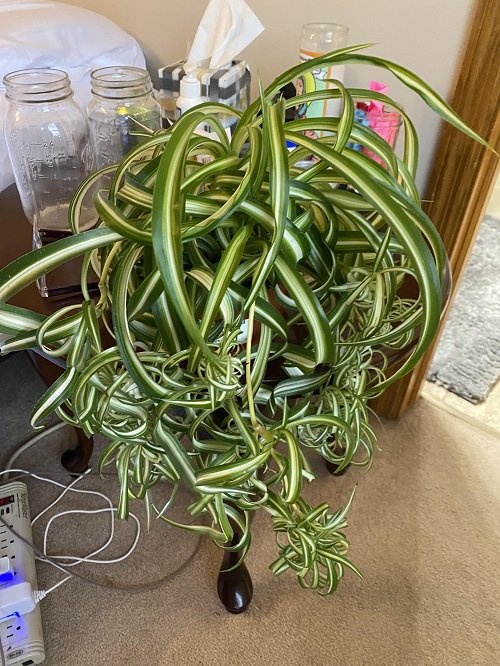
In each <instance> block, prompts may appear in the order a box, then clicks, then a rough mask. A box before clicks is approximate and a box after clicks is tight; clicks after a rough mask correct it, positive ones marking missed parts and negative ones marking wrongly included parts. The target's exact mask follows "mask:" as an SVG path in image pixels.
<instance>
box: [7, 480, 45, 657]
mask: <svg viewBox="0 0 500 666" xmlns="http://www.w3.org/2000/svg"><path fill="white" fill-rule="evenodd" d="M0 518H1V519H2V520H3V522H4V523H6V525H8V526H9V527H12V528H13V529H14V530H15V531H16V532H17V533H18V534H19V535H20V536H22V537H23V538H24V539H27V541H29V542H30V543H33V535H32V531H31V519H30V512H29V505H28V489H27V487H26V484H25V483H22V481H15V482H13V483H9V484H6V485H4V486H0ZM2 557H8V558H9V562H10V569H11V575H10V576H9V577H10V580H8V581H7V582H4V583H0V584H1V585H2V589H4V590H5V591H6V592H8V587H9V585H13V584H14V583H18V582H28V583H30V584H31V587H32V589H33V590H37V589H38V584H37V578H36V568H35V557H34V554H33V551H32V550H31V548H29V547H28V546H27V545H26V544H24V543H23V542H22V541H20V539H17V538H16V537H15V536H14V535H13V534H12V533H11V532H9V530H8V529H7V527H6V526H5V525H4V524H3V523H2V522H1V521H0V558H2ZM0 638H1V641H2V646H3V651H4V659H5V664H6V666H31V665H32V664H41V663H42V662H43V661H44V659H45V647H44V643H43V633H42V620H41V616H40V607H39V606H36V607H35V609H34V610H33V611H31V613H26V614H25V615H16V614H14V615H11V616H9V617H8V618H3V619H2V620H0Z"/></svg>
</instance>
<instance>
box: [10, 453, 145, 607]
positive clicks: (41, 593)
mask: <svg viewBox="0 0 500 666" xmlns="http://www.w3.org/2000/svg"><path fill="white" fill-rule="evenodd" d="M25 446H26V445H25ZM26 448H28V447H26ZM26 448H25V450H26ZM89 471H90V470H89ZM10 472H22V473H24V474H27V475H29V476H31V477H33V478H35V479H37V480H39V481H44V482H46V483H50V484H52V485H54V486H58V487H59V488H62V489H63V491H62V492H61V493H60V494H59V495H58V496H57V497H56V499H55V500H53V501H52V502H51V503H50V504H49V505H48V506H46V507H45V509H43V510H42V511H40V513H38V514H37V515H36V516H35V517H34V518H33V519H32V521H31V524H32V525H33V524H34V523H35V522H36V521H37V520H39V519H40V518H41V516H43V515H44V514H45V513H47V511H49V510H50V509H52V508H53V507H54V506H56V504H58V503H59V502H60V501H61V500H62V498H63V497H64V496H65V495H66V493H68V492H73V493H79V494H82V495H94V496H96V497H100V498H102V499H104V500H105V501H106V503H107V504H108V506H107V507H106V508H104V509H71V510H67V511H61V512H60V513H57V514H55V515H54V516H52V517H51V518H50V520H49V522H48V523H47V525H46V527H45V531H44V537H43V550H42V551H38V550H37V549H35V548H33V547H32V546H31V544H29V542H26V541H25V540H24V539H21V540H22V541H23V542H24V543H27V544H28V545H30V547H32V548H33V550H34V551H35V554H36V555H37V557H38V559H40V560H42V561H45V562H49V563H50V564H52V565H53V566H56V567H57V568H58V569H60V570H62V571H65V572H67V569H66V568H67V567H74V566H76V565H77V564H81V563H83V562H88V563H92V564H115V563H117V562H122V561H123V560H125V559H127V558H128V557H130V555H131V554H132V553H133V552H134V550H135V548H136V546H137V543H138V542H139V538H140V535H141V524H140V521H139V519H138V518H137V516H136V515H135V514H133V513H130V514H129V515H130V516H131V517H132V518H133V520H134V521H135V523H136V525H137V529H136V533H135V538H134V541H133V543H132V545H131V546H130V548H129V549H128V550H127V552H126V553H125V554H124V555H121V556H120V557H116V558H112V559H95V556H96V555H99V554H100V553H102V552H103V551H104V550H105V549H106V548H108V546H109V545H110V544H111V543H112V541H113V538H114V535H115V513H116V511H117V509H116V508H115V507H114V506H113V503H112V501H111V500H110V499H109V497H107V495H104V494H103V493H100V492H98V491H95V490H83V489H80V488H74V486H75V485H76V484H77V483H78V482H79V481H81V480H82V479H83V478H85V476H86V474H83V475H81V476H79V477H77V478H76V479H74V480H73V481H72V482H71V483H70V484H69V485H67V486H65V485H64V484H63V483H59V481H54V480H53V479H49V478H47V477H44V476H40V475H39V474H34V473H33V472H29V471H27V470H25V469H21V468H10V469H6V470H3V471H0V476H1V475H3V474H6V475H8V474H9V473H10ZM98 513H109V514H110V518H111V523H110V535H109V537H108V539H107V541H106V542H105V543H104V544H103V545H102V546H100V547H99V548H97V549H96V550H94V551H93V552H91V553H89V554H88V555H85V556H83V557H75V556H73V555H49V554H48V552H47V549H48V534H49V530H50V526H51V525H52V523H53V522H54V521H55V520H57V519H58V518H61V517H62V516H65V515H79V514H80V515H81V514H87V515H91V514H98ZM0 522H2V523H3V524H4V525H5V527H7V529H9V530H10V531H11V532H12V533H13V534H14V535H15V536H17V538H21V537H20V536H19V535H18V534H17V533H16V532H15V531H14V530H13V529H12V528H11V527H9V526H8V525H7V524H6V523H5V521H3V520H2V519H1V518H0ZM54 560H62V561H63V563H64V565H65V566H64V567H62V566H60V565H59V564H58V562H55V561H54ZM67 573H70V575H69V576H67V577H66V578H64V579H63V580H61V581H59V582H58V583H57V584H56V585H54V586H52V587H51V588H50V589H49V590H37V591H36V598H37V602H39V601H41V600H42V599H44V598H45V597H46V596H47V594H49V593H50V592H52V591H53V590H55V589H57V588H58V587H59V586H60V585H62V584H63V583H65V582H67V581H68V580H69V579H70V578H71V577H72V576H73V575H74V574H73V573H72V572H67ZM77 577H80V576H77Z"/></svg>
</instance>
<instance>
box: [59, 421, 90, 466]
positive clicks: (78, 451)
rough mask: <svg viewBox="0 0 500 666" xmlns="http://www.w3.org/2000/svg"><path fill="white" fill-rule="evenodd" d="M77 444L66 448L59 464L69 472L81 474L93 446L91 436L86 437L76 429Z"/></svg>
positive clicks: (87, 462)
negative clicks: (74, 446) (72, 447)
mask: <svg viewBox="0 0 500 666" xmlns="http://www.w3.org/2000/svg"><path fill="white" fill-rule="evenodd" d="M77 437H78V446H76V448H74V449H67V450H66V451H65V452H64V453H63V454H62V456H61V464H62V466H63V467H64V469H65V470H67V471H68V472H69V473H70V474H83V473H84V472H86V471H87V469H88V467H89V461H90V457H91V456H92V450H93V448H94V444H93V440H92V437H87V436H86V435H84V434H83V432H82V431H81V430H77Z"/></svg>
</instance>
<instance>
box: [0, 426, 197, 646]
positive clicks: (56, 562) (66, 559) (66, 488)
mask: <svg viewBox="0 0 500 666" xmlns="http://www.w3.org/2000/svg"><path fill="white" fill-rule="evenodd" d="M66 425H67V424H66V423H64V422H60V423H56V424H55V425H54V426H51V427H50V428H47V429H46V430H44V431H43V432H41V433H39V434H38V435H35V437H32V438H31V439H30V440H28V441H27V442H25V443H24V444H23V445H22V446H20V447H19V448H18V449H17V450H16V451H15V452H14V453H13V455H12V456H11V457H10V458H9V460H8V462H7V464H6V468H5V470H3V471H0V477H1V476H2V475H6V478H7V479H9V475H10V473H11V472H15V473H20V474H23V475H26V476H30V477H32V478H34V479H37V480H39V481H43V482H45V483H50V484H52V485H55V486H58V487H59V488H62V489H63V490H62V492H61V493H60V494H59V495H58V497H57V498H56V499H55V500H54V501H53V502H51V503H50V504H49V505H48V506H47V507H45V509H43V510H42V511H40V512H39V513H38V514H37V515H36V516H35V517H34V518H33V520H32V524H34V523H35V522H36V521H37V520H39V519H40V518H41V517H42V515H44V514H45V513H46V512H47V511H49V510H50V509H52V508H53V507H54V506H55V505H56V504H57V503H58V502H60V501H61V500H62V498H63V497H64V496H65V495H66V493H68V492H76V493H80V494H84V495H95V496H98V497H101V498H102V499H104V500H105V501H106V503H107V504H108V506H107V507H106V508H104V509H93V510H69V511H62V512H60V513H58V514H55V515H54V516H52V517H51V518H50V520H49V522H48V523H47V525H46V527H45V531H44V539H43V550H39V549H38V548H36V547H35V546H33V544H31V543H30V542H29V541H27V540H26V539H24V538H23V537H22V536H20V535H19V534H17V532H16V531H15V530H14V529H12V528H11V527H10V526H9V525H7V523H6V522H5V521H4V520H2V518H1V516H0V523H1V524H3V525H4V526H5V527H6V528H7V529H8V530H9V531H10V532H11V533H12V534H13V535H14V536H15V537H16V538H17V539H19V540H20V541H22V542H23V543H24V544H25V545H26V546H28V547H29V548H30V549H31V550H33V552H34V553H35V557H36V558H37V559H38V560H40V561H42V562H48V563H49V564H51V565H52V566H54V567H55V568H56V569H59V570H60V571H62V572H64V573H66V574H68V575H67V576H66V577H65V578H63V579H62V580H60V581H59V582H57V583H56V584H55V585H53V586H52V587H50V588H49V589H48V590H37V591H36V592H35V596H36V598H37V601H38V602H39V601H41V600H42V599H43V598H45V596H46V595H47V594H49V593H50V592H53V591H54V590H56V589H57V588H58V587H60V586H61V585H63V584H64V583H66V582H67V581H68V580H70V578H72V577H74V578H78V579H80V580H82V581H83V582H85V583H88V584H90V585H94V586H97V587H101V588H105V589H108V590H109V589H113V590H122V591H127V592H143V591H146V590H149V589H156V588H157V587H158V585H160V584H163V583H165V582H167V581H169V580H171V579H173V578H174V577H175V576H177V575H178V574H180V573H181V571H182V570H183V569H184V568H185V567H186V566H187V565H188V564H189V563H190V562H191V560H192V559H193V558H194V557H195V556H196V554H197V553H198V550H199V548H200V546H201V542H202V537H201V536H200V537H198V540H197V543H196V546H195V548H194V550H193V551H192V553H191V555H190V556H189V558H188V559H187V560H185V561H184V562H183V563H182V564H181V565H180V566H179V567H177V568H176V569H174V571H172V572H170V573H168V574H167V575H166V576H163V577H162V578H161V579H159V580H155V581H152V582H150V583H145V584H140V585H128V586H118V585H109V584H107V585H106V584H103V583H100V582H99V581H95V580H92V579H90V578H87V577H85V576H82V575H81V574H80V573H78V572H77V571H70V570H69V568H70V567H74V566H76V565H77V564H81V563H84V562H87V563H89V564H114V563H117V562H122V561H123V560H125V559H127V558H128V557H130V555H132V553H133V552H134V550H135V548H136V546H137V544H138V542H139V538H140V534H141V524H140V521H139V519H138V518H137V516H136V515H135V514H133V513H130V514H129V515H130V516H131V517H132V518H133V520H134V521H135V522H136V525H137V530H136V534H135V537H134V541H133V543H132V545H131V547H130V548H129V549H128V551H127V552H126V553H125V554H124V555H121V556H120V557H117V558H113V559H95V557H96V555H99V554H100V553H102V552H103V551H104V550H105V549H106V548H108V547H109V545H110V544H111V543H112V541H113V538H114V535H115V514H116V511H117V509H116V508H115V507H113V503H112V501H111V500H110V498H109V497H107V496H106V495H104V494H103V493H100V492H98V491H93V490H83V489H76V488H74V486H75V485H76V484H77V483H78V482H79V481H81V480H82V479H83V478H85V477H86V476H90V475H91V474H92V470H90V469H89V470H87V471H86V472H85V474H82V475H80V476H78V477H77V478H76V479H74V480H73V481H72V482H71V483H70V484H69V485H64V484H63V483H59V482H58V481H55V480H54V479H49V478H47V477H45V476H42V475H40V474H36V473H34V472H30V471H28V470H25V469H22V468H14V467H13V464H14V462H15V461H16V460H17V459H18V458H19V457H20V456H21V455H22V454H23V453H24V452H26V451H27V450H28V449H30V448H31V447H32V446H34V445H35V444H37V443H38V442H39V441H41V440H42V439H44V438H45V437H47V436H49V435H51V434H53V433H54V432H57V431H58V430H60V429H61V428H63V427H65V426H66ZM51 474H52V473H51ZM54 474H57V472H54ZM62 474H66V472H62ZM0 483H1V482H0ZM105 512H109V514H110V519H111V522H110V535H109V537H108V539H107V541H106V542H105V543H104V544H103V545H102V546H100V547H99V548H98V549H96V550H95V551H93V552H92V553H89V554H88V555H85V556H83V557H75V556H73V555H48V553H47V550H48V543H47V542H48V534H49V530H50V528H51V526H52V523H53V522H54V521H55V520H57V519H58V518H61V517H62V516H65V515H71V514H97V513H105ZM61 560H62V561H63V563H61ZM0 652H1V648H0ZM2 656H3V655H2Z"/></svg>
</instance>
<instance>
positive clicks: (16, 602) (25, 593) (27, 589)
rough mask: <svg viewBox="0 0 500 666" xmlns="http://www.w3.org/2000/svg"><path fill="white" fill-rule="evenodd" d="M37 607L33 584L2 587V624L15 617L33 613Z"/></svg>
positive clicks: (0, 610) (0, 600)
mask: <svg viewBox="0 0 500 666" xmlns="http://www.w3.org/2000/svg"><path fill="white" fill-rule="evenodd" d="M35 606H36V602H35V598H34V595H33V589H32V587H31V583H27V582H23V583H14V584H13V585H1V586H0V622H5V620H8V619H9V618H11V617H12V616H13V615H26V614H27V613H31V611H32V610H33V609H34V608H35Z"/></svg>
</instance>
